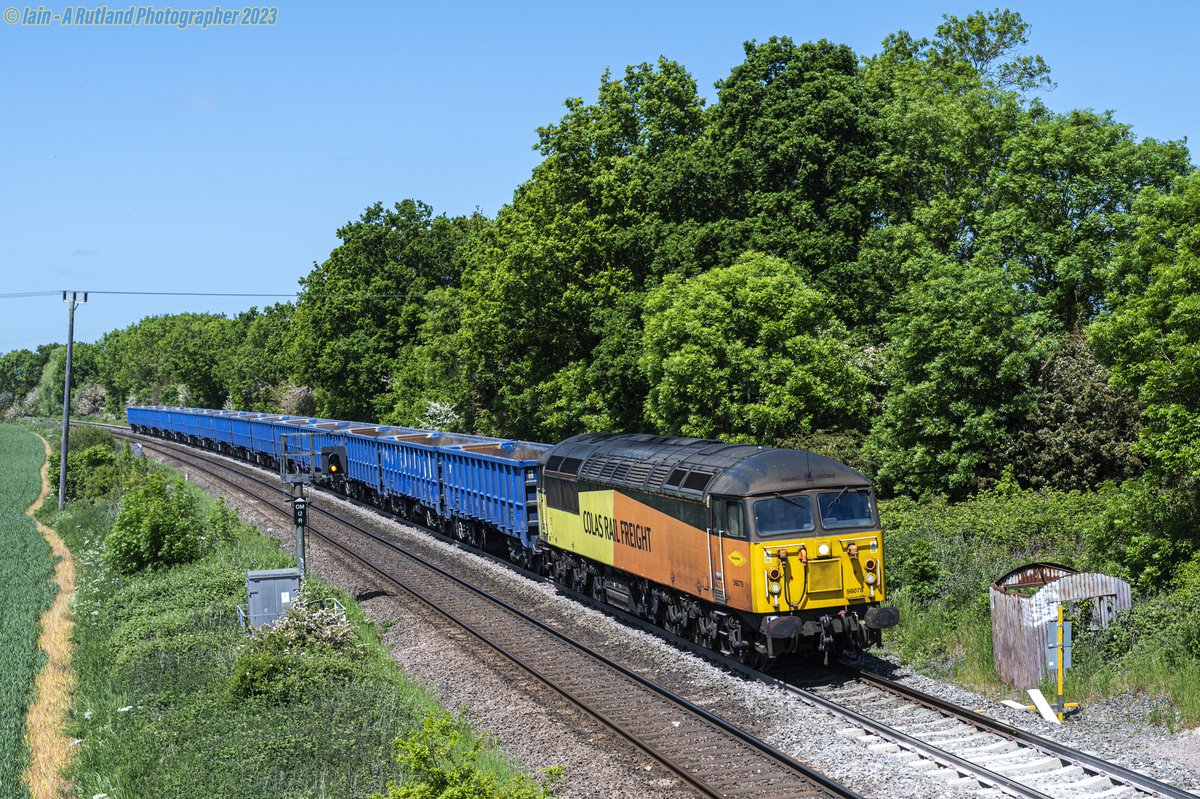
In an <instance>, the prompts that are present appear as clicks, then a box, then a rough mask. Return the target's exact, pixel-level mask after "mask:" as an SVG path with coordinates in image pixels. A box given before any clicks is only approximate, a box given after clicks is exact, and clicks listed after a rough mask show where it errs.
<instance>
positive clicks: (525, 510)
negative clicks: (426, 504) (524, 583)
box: [442, 440, 550, 549]
mask: <svg viewBox="0 0 1200 799" xmlns="http://www.w3.org/2000/svg"><path fill="white" fill-rule="evenodd" d="M549 448H550V445H549V444H535V443H532V442H528V441H500V440H492V441H489V442H485V443H474V444H461V445H458V446H453V447H447V448H445V449H444V450H443V451H442V485H443V487H444V489H445V494H446V496H445V498H444V507H445V512H446V514H447V515H448V516H449V517H450V518H465V519H471V520H473V521H477V522H482V523H483V524H486V525H488V526H490V527H492V528H494V529H495V530H498V531H499V532H500V533H502V534H503V535H505V536H507V537H508V538H509V539H513V540H514V541H513V543H519V544H520V545H521V546H523V547H525V548H526V549H532V548H533V545H534V542H535V541H536V540H537V464H538V457H539V456H540V455H541V454H542V453H543V452H545V451H546V450H547V449H549Z"/></svg>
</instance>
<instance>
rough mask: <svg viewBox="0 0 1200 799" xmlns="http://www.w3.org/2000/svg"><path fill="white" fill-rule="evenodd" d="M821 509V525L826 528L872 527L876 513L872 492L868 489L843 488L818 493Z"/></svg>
mask: <svg viewBox="0 0 1200 799" xmlns="http://www.w3.org/2000/svg"><path fill="white" fill-rule="evenodd" d="M817 505H818V506H819V507H820V509H821V526H822V527H824V528H826V529H835V528H842V527H871V526H873V525H874V523H875V514H874V513H873V512H872V509H871V493H870V492H869V491H867V490H866V489H856V490H849V489H842V490H841V491H830V492H827V493H821V494H818V495H817Z"/></svg>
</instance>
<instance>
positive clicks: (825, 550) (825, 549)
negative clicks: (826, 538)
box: [817, 544, 829, 558]
mask: <svg viewBox="0 0 1200 799" xmlns="http://www.w3.org/2000/svg"><path fill="white" fill-rule="evenodd" d="M817 554H818V555H820V556H821V557H823V558H826V557H829V544H821V546H819V547H817Z"/></svg>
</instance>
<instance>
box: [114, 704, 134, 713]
mask: <svg viewBox="0 0 1200 799" xmlns="http://www.w3.org/2000/svg"><path fill="white" fill-rule="evenodd" d="M131 710H133V705H126V706H125V707H119V708H117V712H118V713H128V712H129V711H131Z"/></svg>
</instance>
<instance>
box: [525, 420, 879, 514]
mask: <svg viewBox="0 0 1200 799" xmlns="http://www.w3.org/2000/svg"><path fill="white" fill-rule="evenodd" d="M542 464H543V467H544V468H545V469H546V471H550V472H556V473H558V474H566V475H576V476H578V479H580V480H583V481H587V482H595V483H597V484H600V485H608V486H614V487H626V488H631V489H634V490H638V491H646V492H649V493H653V494H666V495H671V496H678V497H680V498H684V499H690V500H693V501H695V500H696V499H697V498H699V497H703V496H705V495H707V494H709V493H713V494H719V495H725V496H754V495H762V494H771V493H774V492H778V491H796V490H804V489H810V488H823V487H838V488H843V487H855V488H857V487H863V488H869V487H870V485H871V483H870V481H869V480H867V479H866V478H865V477H863V476H862V475H861V474H859V473H858V472H857V471H855V470H854V469H851V468H850V467H848V466H846V465H845V464H842V463H838V462H837V461H834V460H830V459H829V458H825V457H822V456H820V455H816V454H814V453H811V452H804V451H801V450H786V449H772V448H769V447H756V446H753V445H749V444H727V443H723V442H721V441H714V440H712V439H699V438H682V437H673V436H651V435H647V434H633V435H629V434H617V433H588V434H584V435H581V436H575V437H574V438H569V439H567V440H566V441H563V442H560V443H559V444H557V445H555V446H554V447H552V448H551V449H550V450H548V451H547V452H546V453H545V454H544V455H543V456H542Z"/></svg>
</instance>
